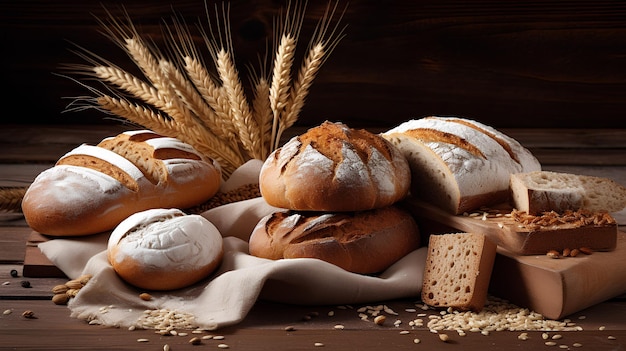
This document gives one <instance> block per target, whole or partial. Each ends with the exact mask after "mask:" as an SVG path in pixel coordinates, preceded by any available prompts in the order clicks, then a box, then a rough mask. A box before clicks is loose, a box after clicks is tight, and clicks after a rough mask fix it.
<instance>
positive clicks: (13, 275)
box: [11, 269, 19, 278]
mask: <svg viewBox="0 0 626 351" xmlns="http://www.w3.org/2000/svg"><path fill="white" fill-rule="evenodd" d="M11 276H12V277H13V278H17V277H18V276H19V274H18V273H17V270H16V269H12V270H11Z"/></svg>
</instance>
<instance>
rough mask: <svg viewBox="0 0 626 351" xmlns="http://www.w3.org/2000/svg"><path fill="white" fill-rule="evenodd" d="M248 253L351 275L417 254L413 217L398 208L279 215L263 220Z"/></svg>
mask: <svg viewBox="0 0 626 351" xmlns="http://www.w3.org/2000/svg"><path fill="white" fill-rule="evenodd" d="M249 243H250V245H249V250H250V254H251V255H254V256H257V257H262V258H268V259H272V260H277V259H282V258H317V259H320V260H323V261H326V262H329V263H332V264H335V265H337V266H339V267H341V268H343V269H345V270H347V271H349V272H353V273H362V274H373V273H379V272H382V271H384V270H385V269H387V268H388V267H389V266H391V265H392V264H393V263H395V262H396V261H397V260H399V259H400V258H402V257H404V256H405V255H407V254H408V253H410V252H411V251H413V250H415V249H417V248H418V247H419V243H420V235H419V230H418V227H417V224H416V223H415V220H414V219H413V217H412V216H411V215H410V214H409V213H408V212H407V211H405V210H403V209H400V208H398V207H396V206H387V207H383V208H379V209H375V210H368V211H360V212H335V213H319V212H309V211H307V212H296V211H279V212H275V213H273V214H270V215H268V216H265V217H264V218H262V219H261V220H260V221H259V223H258V224H257V226H256V227H255V228H254V230H253V232H252V235H251V236H250V241H249Z"/></svg>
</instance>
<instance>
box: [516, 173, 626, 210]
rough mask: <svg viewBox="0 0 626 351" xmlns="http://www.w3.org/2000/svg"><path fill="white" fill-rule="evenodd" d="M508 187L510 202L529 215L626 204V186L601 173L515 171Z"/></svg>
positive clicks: (612, 208) (608, 207)
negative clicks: (597, 174)
mask: <svg viewBox="0 0 626 351" xmlns="http://www.w3.org/2000/svg"><path fill="white" fill-rule="evenodd" d="M510 189H511V199H512V204H513V206H514V207H515V208H516V209H517V210H518V211H524V212H527V213H529V214H532V215H538V214H541V213H543V212H550V211H555V212H558V213H563V212H565V211H566V210H572V211H576V210H579V209H585V210H588V211H591V212H599V211H606V212H618V211H621V210H623V209H624V208H626V187H624V186H622V185H621V184H619V183H617V182H615V181H613V180H611V179H608V178H603V177H594V176H587V175H578V174H570V173H560V172H550V171H535V172H527V173H517V174H512V175H511V179H510Z"/></svg>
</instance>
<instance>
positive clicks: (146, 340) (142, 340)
mask: <svg viewBox="0 0 626 351" xmlns="http://www.w3.org/2000/svg"><path fill="white" fill-rule="evenodd" d="M148 341H150V340H149V339H137V342H148Z"/></svg>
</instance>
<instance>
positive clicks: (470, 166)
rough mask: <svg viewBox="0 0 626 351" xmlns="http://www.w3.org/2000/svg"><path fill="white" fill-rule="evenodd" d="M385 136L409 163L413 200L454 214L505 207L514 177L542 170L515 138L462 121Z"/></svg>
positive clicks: (429, 121)
mask: <svg viewBox="0 0 626 351" xmlns="http://www.w3.org/2000/svg"><path fill="white" fill-rule="evenodd" d="M382 136H383V137H384V138H386V139H388V140H389V141H391V143H392V144H394V145H395V146H396V147H397V148H398V149H400V150H401V151H402V153H403V154H404V156H405V157H406V158H407V160H408V162H409V165H410V167H411V173H412V179H411V196H413V197H415V198H419V199H423V200H425V201H428V202H430V203H433V204H435V205H437V206H438V207H440V208H442V209H445V210H446V211H448V212H450V213H452V214H461V213H463V212H466V211H472V210H475V209H477V208H480V207H481V206H489V205H493V204H498V203H503V202H506V201H507V200H508V196H509V178H510V175H511V174H512V173H520V172H531V171H538V170H540V169H541V165H540V164H539V161H538V160H537V159H536V158H535V157H534V156H533V155H532V154H531V153H530V151H528V150H527V149H526V148H524V147H523V146H522V145H521V144H520V143H519V142H517V141H516V140H514V139H513V138H511V137H509V136H507V135H505V134H503V133H502V132H500V131H498V130H496V129H494V128H492V127H489V126H486V125H484V124H482V123H479V122H476V121H472V120H468V119H464V118H458V117H426V118H421V119H416V120H411V121H407V122H404V123H402V124H400V125H399V126H397V127H395V128H393V129H391V130H389V131H387V132H385V133H383V134H382Z"/></svg>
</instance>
